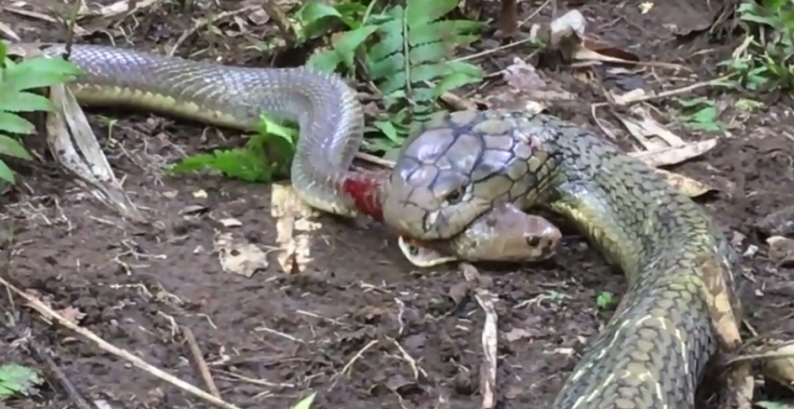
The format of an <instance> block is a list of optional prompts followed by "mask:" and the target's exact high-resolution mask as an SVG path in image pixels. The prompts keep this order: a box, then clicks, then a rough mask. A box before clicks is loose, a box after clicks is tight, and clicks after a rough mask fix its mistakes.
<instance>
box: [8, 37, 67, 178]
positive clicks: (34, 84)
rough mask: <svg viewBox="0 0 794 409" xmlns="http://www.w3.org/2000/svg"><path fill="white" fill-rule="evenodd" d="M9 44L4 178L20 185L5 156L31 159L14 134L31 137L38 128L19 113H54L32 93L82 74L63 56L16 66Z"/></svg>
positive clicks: (39, 58)
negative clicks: (34, 90)
mask: <svg viewBox="0 0 794 409" xmlns="http://www.w3.org/2000/svg"><path fill="white" fill-rule="evenodd" d="M6 54H7V49H6V45H5V43H3V42H0V179H2V180H4V181H6V182H9V183H12V184H13V183H16V178H15V176H14V172H13V171H12V170H11V168H9V167H8V165H7V164H6V163H5V161H3V159H2V156H6V157H14V158H17V159H22V160H31V159H32V158H31V156H30V154H29V153H28V151H27V150H26V149H25V148H24V147H23V146H22V144H21V143H20V141H19V140H18V138H15V137H12V136H11V135H16V136H19V135H31V134H33V133H35V132H36V128H35V126H34V125H33V124H32V123H31V122H30V121H28V120H26V119H24V118H22V117H21V116H19V115H18V114H20V113H29V112H37V111H51V110H52V109H53V105H52V103H51V102H50V100H49V99H47V98H45V97H43V96H41V95H37V94H34V93H32V92H31V90H33V89H37V88H41V87H49V86H53V85H57V84H62V83H64V82H67V81H69V80H70V79H73V78H74V77H75V76H77V75H79V74H80V71H79V70H78V69H77V67H75V66H74V65H72V64H71V63H69V62H67V61H65V60H64V59H62V58H60V57H56V58H46V57H35V58H31V59H27V60H24V61H22V62H19V63H15V62H13V61H11V60H10V59H9V58H7V55H6Z"/></svg>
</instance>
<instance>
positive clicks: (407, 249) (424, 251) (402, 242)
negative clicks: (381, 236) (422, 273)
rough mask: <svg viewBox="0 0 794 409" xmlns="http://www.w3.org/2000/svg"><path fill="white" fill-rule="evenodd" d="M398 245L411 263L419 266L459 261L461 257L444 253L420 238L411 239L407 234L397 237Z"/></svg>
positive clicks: (427, 266)
mask: <svg viewBox="0 0 794 409" xmlns="http://www.w3.org/2000/svg"><path fill="white" fill-rule="evenodd" d="M397 245H398V246H399V247H400V251H402V253H403V255H404V256H405V258H406V259H408V261H410V262H411V264H413V265H415V266H416V267H419V268H430V267H436V266H439V265H442V264H446V263H451V262H454V261H459V260H460V259H459V258H458V257H456V256H452V255H449V256H447V255H444V254H442V253H441V252H440V251H437V250H435V249H433V248H431V247H429V246H427V245H425V244H423V243H421V242H420V241H418V240H413V239H410V238H408V237H406V236H400V237H399V238H398V239H397Z"/></svg>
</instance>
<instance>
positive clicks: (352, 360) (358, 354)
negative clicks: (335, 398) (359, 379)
mask: <svg viewBox="0 0 794 409" xmlns="http://www.w3.org/2000/svg"><path fill="white" fill-rule="evenodd" d="M377 343H378V341H377V340H372V341H369V343H368V344H367V345H364V348H361V349H360V350H359V351H358V352H356V354H355V355H353V358H350V361H348V362H347V363H346V364H345V366H344V367H342V370H341V371H339V372H337V373H336V374H334V376H333V377H331V379H332V381H331V386H329V387H328V390H329V391H330V390H331V389H333V388H334V386H336V381H338V380H339V377H340V376H342V375H344V374H345V372H347V371H349V370H350V368H351V367H352V366H353V364H354V363H355V362H356V361H358V360H359V358H361V356H362V355H364V352H367V350H368V349H370V348H372V347H373V346H374V345H375V344H377Z"/></svg>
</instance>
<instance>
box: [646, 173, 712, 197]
mask: <svg viewBox="0 0 794 409" xmlns="http://www.w3.org/2000/svg"><path fill="white" fill-rule="evenodd" d="M654 170H655V171H656V172H657V173H659V174H660V175H661V176H662V177H663V178H664V179H665V180H667V183H669V184H670V186H672V187H674V188H676V189H677V190H678V191H679V192H681V193H683V194H684V195H686V196H687V197H698V196H701V195H704V194H706V193H708V192H711V191H713V190H716V189H714V188H713V187H712V186H709V185H707V184H705V183H702V182H698V181H697V180H694V179H692V178H688V177H686V176H684V175H679V174H677V173H673V172H668V171H666V170H664V169H654Z"/></svg>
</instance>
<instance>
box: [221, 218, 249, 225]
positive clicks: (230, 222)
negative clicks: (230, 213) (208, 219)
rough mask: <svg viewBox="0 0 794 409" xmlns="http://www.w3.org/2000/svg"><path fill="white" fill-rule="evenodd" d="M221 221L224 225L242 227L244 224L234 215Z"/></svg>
mask: <svg viewBox="0 0 794 409" xmlns="http://www.w3.org/2000/svg"><path fill="white" fill-rule="evenodd" d="M219 222H220V223H221V225H223V227H240V226H242V225H243V223H242V222H241V221H239V220H237V219H235V218H232V217H230V218H227V219H221V220H219Z"/></svg>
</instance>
